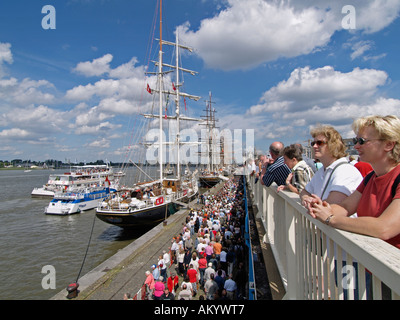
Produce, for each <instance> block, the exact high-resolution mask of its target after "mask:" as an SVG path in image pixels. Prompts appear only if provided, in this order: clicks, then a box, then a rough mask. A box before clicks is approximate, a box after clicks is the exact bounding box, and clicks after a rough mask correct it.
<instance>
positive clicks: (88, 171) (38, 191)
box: [31, 165, 120, 197]
mask: <svg viewBox="0 0 400 320" xmlns="http://www.w3.org/2000/svg"><path fill="white" fill-rule="evenodd" d="M119 178H120V176H115V174H114V172H113V168H112V167H110V166H108V165H86V166H72V167H71V170H70V171H69V172H65V173H62V174H54V173H53V174H50V176H49V178H48V181H47V183H46V184H45V185H43V187H40V188H34V189H33V191H32V193H31V196H32V197H54V196H55V194H56V193H57V192H68V191H70V188H72V187H73V188H77V187H86V186H88V185H94V184H98V183H101V182H102V181H105V180H106V179H108V180H109V181H110V187H111V188H114V189H117V187H118V183H119Z"/></svg>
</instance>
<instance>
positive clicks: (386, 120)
mask: <svg viewBox="0 0 400 320" xmlns="http://www.w3.org/2000/svg"><path fill="white" fill-rule="evenodd" d="M366 127H373V128H374V129H375V130H376V132H377V133H378V136H379V139H382V140H385V141H393V142H395V145H394V148H393V149H392V150H391V151H390V152H389V153H388V155H389V157H390V158H391V159H392V160H394V161H395V162H396V163H398V162H400V144H399V142H400V119H399V118H398V117H396V116H393V115H388V116H379V115H374V116H367V117H362V118H358V119H356V120H354V122H353V124H352V129H353V131H354V132H355V134H358V133H359V132H360V131H361V130H363V129H365V128H366Z"/></svg>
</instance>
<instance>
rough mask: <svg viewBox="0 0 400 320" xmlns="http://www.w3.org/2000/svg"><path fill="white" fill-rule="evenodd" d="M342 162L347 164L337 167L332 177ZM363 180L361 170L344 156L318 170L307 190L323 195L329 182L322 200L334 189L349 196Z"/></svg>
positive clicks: (319, 195)
mask: <svg viewBox="0 0 400 320" xmlns="http://www.w3.org/2000/svg"><path fill="white" fill-rule="evenodd" d="M342 162H343V163H345V164H342V165H340V166H339V167H337V168H336V170H335V171H334V172H333V174H332V177H331V173H332V171H333V169H334V168H335V167H336V166H337V165H338V164H339V163H342ZM329 178H330V179H329ZM328 180H329V181H328ZM362 180H363V178H362V175H361V173H360V171H358V169H357V168H356V167H354V166H353V165H351V164H350V163H348V162H347V160H346V158H344V157H343V158H340V159H338V160H336V161H334V162H333V163H332V164H331V165H330V166H328V167H327V168H321V169H320V170H318V171H317V172H316V173H315V175H314V176H313V177H312V179H311V181H310V182H309V183H308V184H307V185H306V187H305V189H306V191H307V192H309V193H311V194H315V195H317V196H318V197H321V196H322V192H323V190H324V188H325V185H326V184H327V183H328V186H327V188H326V190H325V192H324V194H323V198H322V200H326V199H327V198H328V196H329V193H330V192H332V191H338V192H341V193H344V194H345V195H347V196H349V195H350V194H352V193H353V192H354V191H355V190H356V189H357V187H358V186H359V184H360V183H361V182H362Z"/></svg>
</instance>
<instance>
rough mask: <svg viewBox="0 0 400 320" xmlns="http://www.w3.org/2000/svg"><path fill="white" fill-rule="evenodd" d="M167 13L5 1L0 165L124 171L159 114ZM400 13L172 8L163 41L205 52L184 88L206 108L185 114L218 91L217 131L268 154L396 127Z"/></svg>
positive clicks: (336, 5)
mask: <svg viewBox="0 0 400 320" xmlns="http://www.w3.org/2000/svg"><path fill="white" fill-rule="evenodd" d="M157 2H158V1H157V0H140V1H139V0H113V1H111V0H65V1H61V0H58V1H55V0H46V1H40V0H35V1H30V0H12V1H11V0H2V1H1V2H0V160H12V159H30V160H35V161H44V160H47V159H57V160H61V161H64V160H65V159H71V160H73V161H75V160H76V161H78V162H80V161H96V160H98V159H103V160H105V159H107V160H109V161H113V162H120V161H121V160H122V158H123V156H124V150H126V148H127V144H129V141H130V138H129V137H131V136H132V132H133V131H132V130H133V127H134V126H135V124H136V122H135V121H136V120H134V119H135V118H136V117H137V116H138V114H140V113H142V112H146V111H148V110H149V108H150V107H149V106H150V104H151V95H150V94H148V93H147V92H146V85H147V83H149V82H150V83H151V82H152V78H151V76H146V75H145V71H146V70H150V64H152V63H151V62H149V61H150V60H156V59H157V50H158V49H157V43H156V42H155V41H154V37H156V38H157V37H159V34H158V29H157V28H158V26H157V27H155V24H154V21H155V19H158V16H157V13H158V11H157V6H158V3H157ZM349 4H350V5H351V7H350V8H349V7H346V5H349ZM46 5H50V6H52V8H53V9H54V11H52V10H50V11H49V10H47V7H46ZM42 11H43V12H42ZM399 13H400V1H398V0H353V1H348V0H344V1H342V0H336V1H323V0H285V1H284V0H281V1H279V0H164V1H163V38H164V39H165V40H169V41H174V40H175V32H176V30H179V37H180V40H181V42H182V43H184V44H185V45H188V46H191V47H193V48H194V49H195V50H194V52H193V53H192V54H184V55H183V66H184V67H185V68H188V69H191V70H195V71H197V72H198V74H197V75H196V76H194V77H192V76H185V78H184V89H185V91H187V92H189V93H191V94H194V95H198V96H201V97H202V98H201V99H200V100H199V101H198V102H197V103H196V102H193V101H190V102H188V105H187V110H186V112H187V114H188V115H190V116H196V117H199V116H201V115H202V114H204V111H203V110H204V109H205V102H204V101H205V100H206V99H208V96H209V92H210V91H211V92H212V98H213V102H214V104H213V106H214V107H215V109H216V111H217V113H216V117H217V118H218V126H219V128H220V129H221V130H222V129H228V130H231V131H232V132H233V130H238V129H240V130H242V131H243V132H245V130H246V129H252V130H254V143H255V148H256V150H257V152H261V153H266V152H268V147H269V145H270V144H271V143H272V142H273V141H282V142H283V143H284V144H285V145H287V144H290V143H296V142H300V143H304V144H306V141H307V140H308V139H310V138H311V137H310V134H309V132H310V129H311V128H312V127H313V126H315V125H317V124H329V125H332V126H334V127H335V128H336V129H337V130H338V131H339V132H340V133H341V134H342V136H343V137H344V138H351V137H353V136H354V133H353V132H352V130H351V123H352V121H353V120H354V119H355V118H357V117H360V116H365V115H370V114H382V115H387V114H394V115H398V116H399V113H400V111H399V110H400V64H399V62H398V57H399V53H400V41H399V31H400V19H399V18H398V16H399ZM152 39H153V40H152ZM167 54H168V52H165V54H164V55H165V58H164V59H167V60H169V59H170V58H167V57H166V56H167ZM168 108H169V110H168V112H173V108H172V107H168Z"/></svg>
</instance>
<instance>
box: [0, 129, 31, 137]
mask: <svg viewBox="0 0 400 320" xmlns="http://www.w3.org/2000/svg"><path fill="white" fill-rule="evenodd" d="M29 135H30V133H29V132H28V131H26V130H23V129H19V128H12V129H4V130H2V131H0V137H2V138H5V139H26V138H27V137H29Z"/></svg>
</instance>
